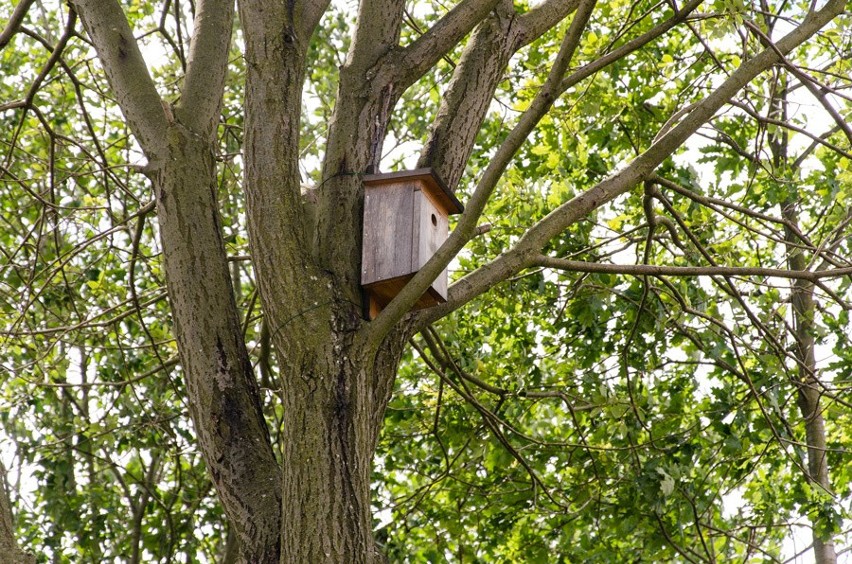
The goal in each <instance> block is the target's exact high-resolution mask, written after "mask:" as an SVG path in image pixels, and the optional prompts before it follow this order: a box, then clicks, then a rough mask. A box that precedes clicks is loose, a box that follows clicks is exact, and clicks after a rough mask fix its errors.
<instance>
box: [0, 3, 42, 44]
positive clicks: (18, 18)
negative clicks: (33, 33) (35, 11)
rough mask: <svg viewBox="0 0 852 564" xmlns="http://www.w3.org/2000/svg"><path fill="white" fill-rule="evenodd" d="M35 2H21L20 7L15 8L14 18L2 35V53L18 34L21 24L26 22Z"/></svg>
mask: <svg viewBox="0 0 852 564" xmlns="http://www.w3.org/2000/svg"><path fill="white" fill-rule="evenodd" d="M33 2H34V0H21V1H20V2H18V5H17V6H15V11H14V12H12V17H10V18H9V22H8V23H7V24H6V27H5V28H4V29H3V33H0V51H1V50H3V48H4V47H5V46H6V45H8V44H9V42H10V41H11V40H12V37H14V35H15V34H16V33H18V30H19V29H20V27H21V23H22V22H23V21H24V18H25V17H26V15H27V11H29V9H30V6H32V4H33Z"/></svg>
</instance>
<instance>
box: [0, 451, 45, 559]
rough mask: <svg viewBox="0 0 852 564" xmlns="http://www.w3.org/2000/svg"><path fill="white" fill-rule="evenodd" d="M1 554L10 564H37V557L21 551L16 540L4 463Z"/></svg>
mask: <svg viewBox="0 0 852 564" xmlns="http://www.w3.org/2000/svg"><path fill="white" fill-rule="evenodd" d="M0 554H1V555H3V558H7V559H8V560H7V561H8V562H9V564H35V561H36V559H35V556H34V555H33V554H30V553H28V552H24V551H23V550H21V549H20V547H19V546H18V542H17V541H16V540H15V519H14V516H13V514H12V503H11V501H10V500H9V489H8V484H7V482H6V467H5V466H4V465H3V462H0Z"/></svg>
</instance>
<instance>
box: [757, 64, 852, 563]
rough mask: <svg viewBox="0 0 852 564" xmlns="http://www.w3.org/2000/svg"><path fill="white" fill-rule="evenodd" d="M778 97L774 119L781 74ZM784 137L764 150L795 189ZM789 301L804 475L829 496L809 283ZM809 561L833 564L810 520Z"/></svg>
mask: <svg viewBox="0 0 852 564" xmlns="http://www.w3.org/2000/svg"><path fill="white" fill-rule="evenodd" d="M777 88H778V93H777V94H776V96H775V97H774V98H773V99H772V101H771V102H772V106H773V107H772V111H773V113H774V114H775V117H777V118H779V119H787V100H786V88H787V81H786V80H785V79H784V77H783V76H780V77H779V78H778V86H777ZM787 141H788V134H787V132H786V130H784V129H783V128H779V130H778V131H777V132H775V133H772V134H770V136H769V146H770V150H771V151H772V160H773V163H772V164H773V167H774V169H775V174H776V175H777V176H778V177H779V178H787V179H789V182H790V186H791V187H792V186H795V184H794V181H793V176H794V175H793V173H794V172H797V171H790V170H788V168H789V162H788V160H789V159H788V153H787V152H788V144H787ZM791 191H792V194H790V195H789V196H788V198H786V200H785V201H784V202H782V204H781V217H783V218H784V220H785V221H786V222H787V223H786V224H785V226H784V240H785V242H786V245H787V264H788V266H789V268H790V269H791V270H806V269H807V268H808V264H807V262H808V261H807V259H806V257H805V255H804V252H803V251H802V247H801V246H800V245H802V244H803V241H801V240H800V239H799V237H798V235H797V233H798V232H800V230H799V214H798V211H797V207H798V202H799V194H798V190H797V189H796V188H791ZM790 301H791V303H792V305H793V331H794V335H793V336H794V338H795V342H796V348H795V349H794V355H795V358H796V363H797V369H796V373H797V379H796V386H797V388H798V397H797V402H796V403H797V405H798V406H799V411H800V412H801V414H802V420H803V421H804V422H805V437H806V438H805V440H806V441H807V448H808V471H807V476H806V479H807V480H808V481H809V482H811V483H812V484H815V486H816V487H818V488H820V489H822V490H823V491H824V492H827V493H829V494H830V493H831V491H832V490H831V480H830V478H829V475H828V464H827V461H826V440H825V420H824V419H823V416H822V411H821V408H820V396H821V395H822V392H821V390H822V383H821V382H820V380H819V372H818V370H817V365H816V355H815V353H814V345H815V339H814V314H815V312H816V308H815V303H814V285H813V283H811V282H809V281H807V280H796V281H795V282H794V283H793V288H792V294H791V300H790ZM812 526H813V541H814V559H815V561H816V563H817V564H835V563H836V562H837V554H836V553H835V550H834V543H833V542H832V541H831V538H830V537H829V538H824V537H823V535H822V534H820V533H819V531H818V528H819V523H818V522H813V523H812Z"/></svg>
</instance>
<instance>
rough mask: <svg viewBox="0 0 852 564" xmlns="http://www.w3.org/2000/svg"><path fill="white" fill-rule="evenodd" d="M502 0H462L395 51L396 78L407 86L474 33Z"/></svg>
mask: <svg viewBox="0 0 852 564" xmlns="http://www.w3.org/2000/svg"><path fill="white" fill-rule="evenodd" d="M499 1H500V0H462V1H461V2H459V3H458V4H456V6H455V7H454V8H453V9H452V10H450V11H449V12H448V13H447V14H446V15H445V16H444V17H443V18H441V19H440V20H438V22H437V23H435V24H434V25H433V26H432V27H431V28H429V30H428V31H427V32H426V33H424V34H423V35H421V36H420V37H419V38H417V40H416V41H414V43H412V44H411V45H409V46H408V47H406V48H405V49H403V50H402V51H401V52H398V53H396V54H395V56H394V57H393V58H392V61H391V64H392V65H393V68H394V71H395V72H394V73H393V74H394V78H395V82H397V83H398V88H399V89H400V90H404V89H405V88H407V87H408V86H410V85H411V84H413V83H414V82H415V81H416V80H417V79H418V78H420V77H421V76H423V74H424V73H425V72H426V71H428V70H429V69H431V68H432V67H433V66H434V65H435V64H436V63H437V62H438V61H439V60H440V59H441V57H443V56H444V55H446V54H447V53H448V52H449V51H450V50H451V49H452V48H453V47H454V46H455V45H456V44H457V43H458V42H459V41H461V39H462V38H463V37H464V36H465V35H467V34H468V33H470V30H472V29H473V28H474V27H476V25H477V24H479V22H481V21H482V20H483V19H484V18H485V17H486V16H487V15H488V13H489V12H490V11H491V10H493V9H494V7H495V6H496V5H497V3H498V2H499Z"/></svg>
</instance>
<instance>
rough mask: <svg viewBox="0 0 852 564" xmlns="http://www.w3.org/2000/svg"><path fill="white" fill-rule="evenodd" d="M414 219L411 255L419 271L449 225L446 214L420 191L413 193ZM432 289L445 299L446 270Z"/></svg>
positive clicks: (439, 242) (434, 250) (440, 241)
mask: <svg viewBox="0 0 852 564" xmlns="http://www.w3.org/2000/svg"><path fill="white" fill-rule="evenodd" d="M414 218H415V223H414V225H415V229H414V240H413V241H412V254H413V256H414V267H415V268H416V269H417V270H420V269H421V268H423V265H424V264H426V261H428V260H429V259H430V258H432V256H433V255H434V254H435V252H436V251H437V250H438V247H440V246H441V245H442V244H443V243H444V241H445V240H446V239H447V233H448V230H449V223H448V219H447V215H446V212H444V211H443V209H442V208H440V207H439V206H438V205H437V203H436V202H435V201H434V200H433V199H432V198H430V197H429V195H428V194H427V193H426V192H424V191H420V190H418V191H417V192H415V193H414ZM432 288H433V289H434V290H435V291H437V292H438V294H440V296H441V297H442V298H444V299H446V297H447V270H446V269H444V271H443V272H441V274H439V275H438V278H436V279H435V280H434V281H433V282H432Z"/></svg>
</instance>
